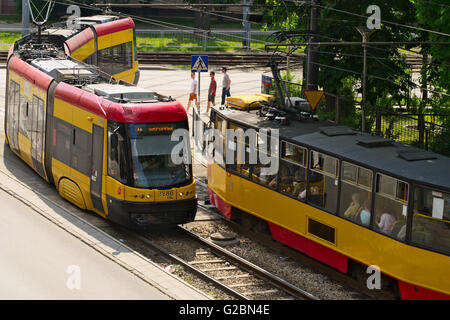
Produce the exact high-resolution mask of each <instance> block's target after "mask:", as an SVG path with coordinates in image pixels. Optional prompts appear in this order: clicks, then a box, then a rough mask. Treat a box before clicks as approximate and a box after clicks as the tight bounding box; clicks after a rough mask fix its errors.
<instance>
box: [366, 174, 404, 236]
mask: <svg viewBox="0 0 450 320" xmlns="http://www.w3.org/2000/svg"><path fill="white" fill-rule="evenodd" d="M407 212H408V184H407V183H406V182H403V181H400V180H397V179H395V178H392V177H389V176H386V175H384V174H377V181H376V194H375V220H374V226H375V230H378V231H380V232H382V233H384V234H387V235H390V236H392V237H394V238H397V239H400V240H405V236H406V216H407Z"/></svg>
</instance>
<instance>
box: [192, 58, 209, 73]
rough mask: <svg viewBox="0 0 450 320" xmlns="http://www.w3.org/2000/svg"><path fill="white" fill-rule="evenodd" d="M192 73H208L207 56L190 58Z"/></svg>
mask: <svg viewBox="0 0 450 320" xmlns="http://www.w3.org/2000/svg"><path fill="white" fill-rule="evenodd" d="M191 71H192V72H197V71H200V72H208V56H191Z"/></svg>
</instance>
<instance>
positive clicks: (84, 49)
mask: <svg viewBox="0 0 450 320" xmlns="http://www.w3.org/2000/svg"><path fill="white" fill-rule="evenodd" d="M94 52H95V39H92V40H90V41H89V42H88V43H86V44H84V45H83V46H81V47H80V48H78V49H76V50H75V51H74V52H72V53H71V54H70V56H71V57H72V58H74V59H77V60H80V61H83V60H84V59H86V58H88V57H89V56H90V55H92V54H93V53H94Z"/></svg>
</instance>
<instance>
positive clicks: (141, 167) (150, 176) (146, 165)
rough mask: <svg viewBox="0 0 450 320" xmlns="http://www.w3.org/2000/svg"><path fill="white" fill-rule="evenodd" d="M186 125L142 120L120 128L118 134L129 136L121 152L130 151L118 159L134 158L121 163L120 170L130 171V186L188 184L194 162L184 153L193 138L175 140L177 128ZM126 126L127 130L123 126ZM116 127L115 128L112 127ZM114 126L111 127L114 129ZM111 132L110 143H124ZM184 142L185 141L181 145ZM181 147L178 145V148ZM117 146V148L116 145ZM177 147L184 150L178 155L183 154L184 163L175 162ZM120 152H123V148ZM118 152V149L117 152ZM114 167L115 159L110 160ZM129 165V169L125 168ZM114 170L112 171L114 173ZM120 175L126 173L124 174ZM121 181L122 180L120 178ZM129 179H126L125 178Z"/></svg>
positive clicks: (155, 186)
mask: <svg viewBox="0 0 450 320" xmlns="http://www.w3.org/2000/svg"><path fill="white" fill-rule="evenodd" d="M180 127H183V125H182V124H178V123H164V124H162V123H138V124H120V125H119V128H121V129H119V130H117V129H116V130H115V131H114V132H115V133H119V132H123V134H126V135H127V136H128V137H129V138H128V139H123V140H128V143H127V144H128V146H127V148H121V151H125V149H126V153H129V155H130V156H128V155H126V156H125V155H123V156H120V155H119V157H117V156H116V158H119V159H122V161H125V159H130V160H131V164H130V160H128V161H126V162H127V163H125V164H121V165H120V164H119V165H118V166H117V167H118V168H117V171H122V170H127V171H128V174H127V175H131V177H130V178H131V179H129V180H131V181H129V182H128V184H129V185H132V186H134V187H138V188H149V189H151V188H170V187H176V186H181V185H185V184H186V183H189V182H190V181H191V165H190V163H188V162H187V161H186V158H187V157H186V155H185V154H183V151H184V150H189V145H188V143H189V141H188V140H187V141H186V139H185V140H183V141H182V140H179V141H172V140H171V135H172V132H173V131H174V130H175V129H178V128H180ZM122 128H123V129H122ZM111 129H113V128H111ZM111 129H110V130H111ZM111 135H112V134H110V145H111V144H112V145H119V146H120V142H121V139H120V136H119V139H118V140H119V143H117V142H113V141H112V139H111ZM180 143H185V144H186V145H183V147H182V148H180V145H179V144H180ZM175 147H177V148H175ZM112 149H114V148H112ZM175 150H178V151H180V153H179V154H178V155H177V156H181V157H182V159H183V161H182V163H181V164H177V163H175V162H174V160H173V157H172V152H174V151H175ZM119 152H120V151H119ZM115 153H117V151H115ZM110 158H111V157H110ZM113 166H114V161H111V159H110V162H109V167H110V168H109V169H110V170H109V171H111V168H112V167H113ZM125 168H126V169H125ZM112 173H113V172H110V175H111V176H113V177H114V175H112ZM119 176H125V174H120V175H119ZM119 180H121V179H119ZM124 182H125V181H124Z"/></svg>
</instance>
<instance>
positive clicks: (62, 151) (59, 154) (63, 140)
mask: <svg viewBox="0 0 450 320" xmlns="http://www.w3.org/2000/svg"><path fill="white" fill-rule="evenodd" d="M54 124H55V129H56V145H55V149H56V150H55V152H54V154H55V158H56V159H57V160H59V161H61V162H63V163H65V164H67V165H71V159H70V157H71V156H70V155H71V152H72V150H71V145H72V141H71V140H72V130H71V129H70V126H69V125H68V124H67V123H64V122H63V121H62V120H58V119H57V118H54Z"/></svg>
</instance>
